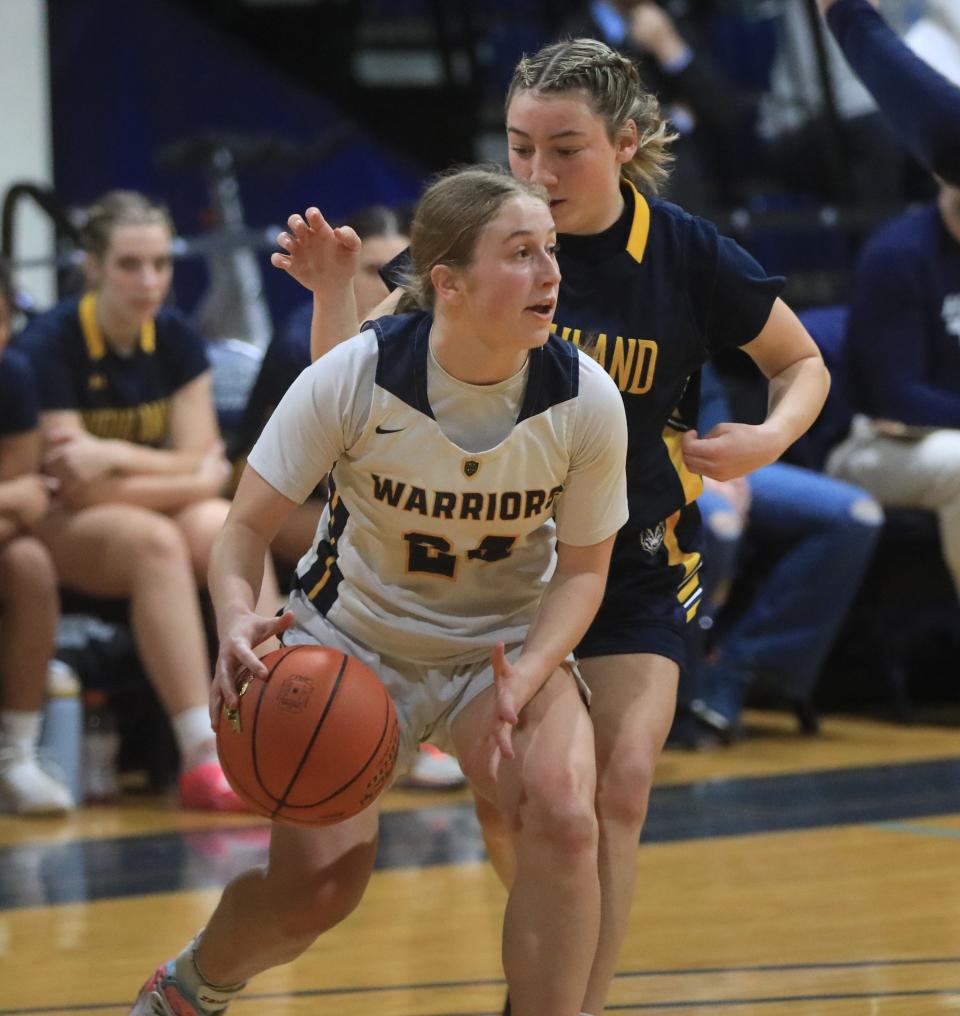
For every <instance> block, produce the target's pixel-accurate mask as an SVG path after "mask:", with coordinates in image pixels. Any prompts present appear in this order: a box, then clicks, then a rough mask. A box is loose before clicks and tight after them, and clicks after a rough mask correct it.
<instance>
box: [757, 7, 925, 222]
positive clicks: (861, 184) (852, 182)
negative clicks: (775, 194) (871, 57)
mask: <svg viewBox="0 0 960 1016" xmlns="http://www.w3.org/2000/svg"><path fill="white" fill-rule="evenodd" d="M908 6H909V3H908V0H883V7H884V8H885V10H886V11H887V12H888V13H889V14H890V16H891V17H892V18H893V19H894V23H895V24H896V25H897V27H898V28H903V27H904V17H905V14H906V11H907V8H908ZM819 34H820V35H821V36H822V39H823V42H824V44H825V58H826V60H825V63H826V66H825V67H823V66H822V65H821V60H820V56H819V55H818V46H817V32H816V29H815V27H814V24H813V23H812V22H811V18H810V8H809V7H808V5H807V3H806V0H785V3H784V4H783V11H782V14H781V15H780V19H779V28H778V45H777V50H776V54H775V56H774V60H773V66H772V68H771V72H770V88H769V91H768V92H767V94H766V95H764V96H763V97H762V99H761V101H760V108H759V117H758V121H757V133H758V135H759V137H760V139H761V142H762V150H763V153H764V161H765V164H766V165H765V168H766V171H767V173H768V174H769V175H770V176H771V177H772V178H773V179H774V180H775V181H777V182H778V183H779V184H781V185H782V186H784V187H786V188H787V189H788V190H791V191H799V192H803V193H809V194H813V195H815V196H816V197H818V198H820V199H822V200H828V201H832V202H851V203H852V202H857V203H862V204H865V205H880V206H883V205H886V206H888V207H889V206H892V205H896V204H899V203H900V202H901V201H902V200H903V197H904V173H905V159H904V153H903V150H902V148H901V146H900V144H899V143H898V141H897V138H896V135H895V134H894V132H893V130H891V128H890V126H889V125H888V124H887V123H886V121H885V119H884V117H883V116H882V114H880V113H879V112H878V110H877V107H876V104H875V103H874V101H873V99H872V98H871V96H870V94H869V92H868V91H867V89H866V88H865V87H864V86H863V85H862V84H861V83H860V81H858V80H857V78H856V76H855V75H854V73H853V72H852V71H851V70H850V68H849V66H848V65H847V63H846V61H845V60H844V58H843V55H842V53H841V52H840V48H839V47H838V46H837V43H836V42H835V40H834V39H833V38H832V37H831V36H830V34H829V32H826V31H822V32H820V33H819ZM824 71H825V74H826V81H825V80H824V76H823V72H824ZM826 89H829V99H828V94H827V92H826ZM831 101H832V104H833V107H834V110H835V112H836V118H837V119H836V124H835V125H834V123H833V122H832V120H831V109H830V105H829V104H828V102H831ZM834 126H836V132H835V131H834Z"/></svg>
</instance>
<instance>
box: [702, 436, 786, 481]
mask: <svg viewBox="0 0 960 1016" xmlns="http://www.w3.org/2000/svg"><path fill="white" fill-rule="evenodd" d="M778 440H779V439H778V438H777V436H776V434H774V433H773V431H771V430H769V429H767V428H765V427H764V425H763V424H760V425H759V426H753V425H751V424H748V423H718V424H717V426H716V427H714V428H713V430H711V431H710V433H709V434H707V436H706V437H700V436H699V435H698V434H697V432H696V431H695V430H689V431H687V433H686V434H684V435H683V441H682V448H683V461H684V462H685V463H686V464H687V467H688V468H689V469H691V470H692V471H693V472H695V473H701V474H702V475H703V476H709V477H710V478H711V479H713V480H733V479H735V478H736V477H738V476H746V475H747V474H748V473H752V472H754V470H757V469H759V468H760V467H761V466H767V465H769V464H770V463H771V462H775V461H776V460H777V459H778V458H779V457H780V455H781V454H782V452H783V449H782V448H781V447H780V446H779V443H778Z"/></svg>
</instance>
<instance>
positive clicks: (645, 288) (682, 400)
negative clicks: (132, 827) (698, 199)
mask: <svg viewBox="0 0 960 1016" xmlns="http://www.w3.org/2000/svg"><path fill="white" fill-rule="evenodd" d="M624 197H625V200H626V208H625V209H624V213H623V215H622V216H621V217H620V219H619V220H618V221H617V222H616V223H614V225H613V226H611V227H610V228H609V229H607V230H605V231H604V232H603V233H598V234H595V235H592V236H570V235H566V234H562V235H561V236H560V237H559V250H558V254H557V259H558V261H559V263H560V272H561V275H562V282H561V285H560V300H559V304H558V306H557V312H556V315H555V318H554V327H555V329H556V331H557V332H558V334H559V335H560V336H561V338H564V339H568V340H570V341H572V342H574V343H576V344H577V345H579V346H580V347H581V348H583V349H584V350H585V351H586V352H589V354H590V355H591V356H593V357H594V359H596V360H597V361H598V362H599V363H600V364H601V365H602V366H603V367H604V369H605V370H606V371H607V373H608V374H610V376H611V377H612V378H613V380H614V382H615V383H616V385H617V387H618V388H619V389H620V392H621V394H622V396H623V402H624V406H625V408H626V412H627V426H628V429H629V433H630V445H629V449H628V452H627V484H628V491H629V496H630V521H629V523H628V524H627V528H629V529H637V528H644V527H646V526H650V525H652V524H654V523H657V522H660V521H661V520H663V519H666V518H668V517H669V516H670V515H672V514H673V513H674V512H676V511H677V510H678V509H680V508H681V507H682V506H683V505H685V504H689V503H690V502H691V501H693V500H695V499H696V498H697V497H698V496H699V494H700V491H701V489H702V482H701V480H700V477H699V476H697V475H696V474H693V473H691V472H689V470H688V469H687V468H686V466H685V465H684V462H683V456H682V455H681V452H680V438H681V435H682V433H683V432H684V431H685V430H688V429H689V428H691V427H696V425H697V413H698V395H697V384H696V380H697V374H698V371H699V369H700V367H701V366H702V365H703V363H704V362H705V361H706V360H707V359H708V358H709V357H710V356H711V355H712V354H713V353H715V352H718V351H719V350H722V349H727V348H730V347H735V346H743V345H745V344H746V343H748V342H751V341H752V340H753V339H755V338H756V337H757V335H758V334H759V333H760V331H761V330H762V328H763V326H764V325H765V324H766V321H767V318H768V317H769V316H770V311H771V309H772V307H773V304H774V301H775V300H776V298H777V297H778V296H779V294H780V291H781V290H782V288H783V279H782V278H772V277H770V276H768V275H767V274H766V272H764V270H763V269H762V268H761V267H760V265H759V264H757V262H756V261H755V260H754V259H753V258H752V257H751V256H750V255H749V254H747V252H746V251H744V250H743V249H742V248H741V247H739V246H738V245H737V244H735V243H734V242H733V241H732V240H729V239H727V238H726V237H722V236H720V235H719V234H718V232H717V230H716V227H715V226H713V224H712V223H709V222H707V221H706V220H704V219H701V218H698V217H696V216H693V215H690V214H688V213H687V212H685V211H683V209H681V208H678V207H677V206H676V205H673V204H670V203H669V202H666V201H660V200H657V199H653V198H646V197H644V196H642V195H641V194H640V193H639V192H638V191H637V190H636V189H635V188H634V187H633V186H632V185H630V184H628V185H627V186H626V187H625V189H624ZM691 379H693V380H691Z"/></svg>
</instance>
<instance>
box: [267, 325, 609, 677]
mask: <svg viewBox="0 0 960 1016" xmlns="http://www.w3.org/2000/svg"><path fill="white" fill-rule="evenodd" d="M431 324H432V318H431V317H430V316H429V315H425V314H413V315H402V316H397V317H392V318H383V319H381V320H379V321H377V322H374V324H373V326H372V328H371V329H370V330H368V331H365V332H363V333H361V335H359V336H357V337H356V338H354V339H351V340H350V341H349V342H347V343H343V344H341V345H340V346H338V347H336V348H335V349H334V350H332V351H331V352H330V353H328V354H327V355H326V356H324V357H322V358H321V359H320V360H318V361H317V362H316V363H315V364H313V365H312V366H311V367H309V368H308V369H307V370H306V371H304V373H303V374H302V375H301V376H300V378H299V379H298V380H297V381H296V382H295V383H294V385H293V386H291V388H290V390H289V392H288V393H287V395H286V396H285V397H284V399H283V401H282V402H281V404H280V406H279V407H278V408H277V410H276V412H275V413H274V414H273V416H272V417H271V419H270V421H269V423H268V424H267V426H266V428H265V429H264V432H263V435H262V436H261V438H260V440H259V441H258V442H257V445H256V446H255V447H254V449H253V451H252V452H251V453H250V456H249V460H248V461H249V464H250V465H251V466H252V467H253V468H254V469H255V470H256V471H257V472H258V473H259V474H260V475H261V476H263V478H264V479H265V480H266V481H267V482H268V483H270V484H271V486H273V487H275V488H276V489H277V490H279V491H280V492H281V493H282V494H284V495H286V496H287V497H289V498H291V499H292V500H295V501H302V500H303V499H304V498H305V497H306V496H307V494H308V493H309V492H310V491H311V490H312V489H313V487H314V485H315V484H316V482H317V481H318V480H319V479H320V478H321V477H322V476H323V475H324V474H325V473H326V472H327V471H328V470H330V469H331V468H332V482H331V494H332V496H331V499H330V502H329V504H328V506H327V508H326V510H325V511H324V514H323V517H322V519H321V522H320V525H319V528H318V531H317V537H316V541H315V544H314V547H313V548H312V550H311V551H310V552H309V553H308V554H307V555H306V556H305V557H304V558H303V559H302V560H301V561H300V564H299V566H298V568H297V589H296V590H295V592H294V595H293V596H292V598H291V606H292V608H293V609H294V611H295V613H296V614H297V615H298V620H299V621H300V622H301V623H302V624H304V625H305V626H307V627H309V620H310V616H311V613H312V612H315V611H319V612H320V613H322V614H324V615H325V616H326V618H327V620H328V621H330V622H331V623H333V624H334V625H336V626H337V627H338V628H340V629H341V630H342V631H344V632H345V633H346V634H348V635H350V636H351V637H352V638H354V639H355V640H357V641H359V642H361V643H363V644H365V645H367V646H369V647H371V648H372V649H375V650H376V651H377V652H379V653H382V654H385V655H387V656H393V657H396V658H399V659H405V660H410V661H412V662H415V663H425V664H451V663H458V662H469V661H472V660H475V659H478V658H480V657H482V656H484V655H486V654H488V653H489V652H490V649H491V648H492V645H493V643H494V642H495V641H497V640H499V639H503V640H504V641H507V642H519V641H522V640H523V638H524V636H525V634H526V629H527V627H528V626H529V624H530V622H531V621H532V620H533V617H534V615H535V613H536V609H537V605H538V603H539V600H540V597H541V594H542V592H543V588H544V585H545V584H546V582H547V581H548V580H549V577H550V574H551V573H552V569H553V563H554V547H555V542H556V539H558V538H559V539H560V540H561V541H563V542H566V543H570V544H574V545H578V546H588V545H591V544H594V543H599V542H600V541H602V540H604V539H606V538H607V537H609V536H611V535H612V534H613V533H615V532H616V531H617V530H618V529H619V528H620V527H621V526H622V525H623V523H624V522H625V521H626V514H627V512H626V495H625V483H624V458H625V449H626V423H625V419H624V413H623V404H622V400H621V398H620V395H619V392H618V391H617V389H616V386H615V385H614V384H613V382H612V381H611V380H610V378H609V377H608V376H607V375H606V373H605V372H604V371H602V370H601V369H600V368H599V367H598V366H597V365H596V364H595V363H594V362H593V361H592V360H590V359H589V358H587V357H584V356H582V355H580V354H579V353H578V351H577V350H576V348H575V347H573V346H572V345H570V344H569V343H566V342H562V341H561V340H559V339H556V338H554V337H551V339H550V340H549V342H548V343H547V345H546V346H544V347H543V348H542V349H536V350H533V351H531V353H530V356H529V359H528V367H527V370H528V375H527V383H526V388H525V391H524V394H523V398H522V404H521V406H520V411H519V414H518V415H517V418H516V422H515V424H514V426H513V427H512V429H511V430H510V431H509V433H508V434H507V436H506V437H505V438H504V439H503V440H502V441H500V442H499V443H498V444H496V445H494V446H493V447H492V448H489V449H488V450H486V451H480V452H470V451H467V450H465V449H464V448H462V447H461V446H460V445H458V444H456V443H454V442H453V441H451V440H450V439H448V438H447V437H446V436H445V434H444V431H443V429H442V427H441V424H442V421H438V420H437V419H435V417H434V415H433V412H432V409H431V406H430V403H429V401H428V398H427V362H428V356H429V355H430V354H429V342H428V340H429V334H430V327H431Z"/></svg>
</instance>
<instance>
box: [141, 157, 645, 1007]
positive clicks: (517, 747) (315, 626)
mask: <svg viewBox="0 0 960 1016" xmlns="http://www.w3.org/2000/svg"><path fill="white" fill-rule="evenodd" d="M554 244H555V236H554V227H553V221H552V219H551V216H550V211H549V207H548V205H547V202H546V198H545V195H544V194H543V193H542V191H540V189H539V188H537V187H535V186H533V185H530V184H526V183H523V182H521V181H518V180H516V179H515V178H513V177H511V176H510V175H508V174H506V173H504V172H496V171H492V170H487V169H470V170H460V171H458V172H456V173H454V174H452V175H449V176H446V177H443V178H441V179H440V180H438V181H437V182H436V183H434V184H433V185H432V186H431V187H430V188H429V189H428V190H427V192H426V193H425V195H424V197H423V199H422V200H421V202H420V204H419V207H418V211H417V215H416V218H415V220H414V224H413V229H412V240H411V253H412V259H413V275H412V278H411V280H410V285H409V287H408V288H409V291H410V293H411V294H412V297H413V299H414V301H415V303H416V304H417V305H418V307H419V308H421V309H418V310H415V311H413V312H412V313H409V314H401V315H398V316H395V317H391V318H385V319H381V320H379V321H376V322H374V323H373V324H372V326H370V327H369V328H368V329H366V330H364V331H363V332H361V333H360V334H359V335H358V336H357V337H356V338H355V340H354V341H351V342H347V343H343V344H342V345H340V346H339V347H338V348H337V349H336V350H334V351H333V352H331V353H330V354H329V356H327V357H325V358H324V359H323V360H322V361H320V362H317V363H315V364H313V365H312V366H311V367H310V368H308V369H307V370H306V371H305V372H304V373H303V374H302V375H301V376H300V377H299V378H298V380H297V381H296V382H295V383H294V385H293V386H292V387H291V389H290V390H289V392H288V393H287V395H286V396H285V397H284V399H283V400H282V402H281V404H280V405H279V407H278V408H277V410H276V412H275V413H274V414H273V416H272V417H271V419H270V421H269V423H268V424H267V426H266V428H265V430H264V432H263V434H262V436H261V438H260V440H259V441H258V443H257V445H256V446H255V447H254V449H253V450H252V452H251V454H250V456H249V459H248V467H247V469H246V471H245V473H244V476H243V478H242V480H241V482H240V485H239V488H238V491H237V494H236V497H235V500H234V502H233V505H232V508H231V512H230V516H229V517H228V520H227V523H226V525H225V527H224V530H223V532H222V533H221V535H220V537H219V539H218V542H217V544H216V547H215V551H214V557H213V562H212V565H211V575H210V587H211V593H212V596H213V600H214V604H215V607H216V612H217V622H218V630H219V634H220V656H219V659H218V662H217V669H216V680H215V689H214V693H213V695H212V698H211V710H212V714H213V716H214V720H215V722H217V719H218V717H219V713H220V711H221V708H222V706H223V705H226V706H227V707H234V706H235V704H236V701H237V693H236V681H237V677H238V675H239V674H240V672H241V671H242V670H243V669H245V668H250V669H251V670H253V671H254V672H256V673H259V672H260V670H261V669H262V664H261V663H260V662H259V660H257V658H256V656H255V655H254V653H253V647H254V646H255V645H257V644H258V643H259V642H261V641H263V640H264V639H266V638H267V637H269V636H270V635H280V636H281V637H282V639H283V641H284V642H285V643H286V644H293V643H302V642H319V643H323V644H327V645H331V646H333V647H334V648H336V649H340V650H342V651H344V652H347V653H350V654H353V655H356V656H358V657H359V658H360V659H362V660H363V661H364V662H365V663H367V664H368V665H370V666H372V667H373V668H374V669H375V670H376V671H377V673H378V674H379V676H380V677H381V679H382V680H383V681H384V682H385V683H386V685H387V687H388V688H389V689H390V691H391V693H392V695H393V696H394V699H395V702H396V705H397V710H398V716H399V720H400V728H401V743H400V763H398V771H401V770H402V766H403V764H404V763H405V762H407V763H408V762H409V760H410V759H411V757H412V756H413V754H414V753H415V751H416V748H417V744H418V742H419V740H420V739H422V738H426V737H429V738H430V739H431V740H432V741H434V742H436V743H438V744H439V745H440V746H441V747H443V748H446V749H449V750H452V751H454V752H455V753H456V754H457V755H458V757H459V758H460V761H461V764H462V765H463V768H464V771H465V773H466V775H467V776H468V778H469V779H470V781H471V784H472V786H473V789H474V791H475V793H476V794H478V795H480V796H484V797H486V798H487V799H490V800H491V801H496V802H497V804H498V806H499V808H500V809H501V810H502V812H503V813H504V814H505V816H506V818H507V820H508V821H509V822H510V823H511V824H512V826H513V827H514V828H515V830H516V838H515V846H516V852H517V857H518V866H517V874H516V877H515V879H514V880H513V884H512V888H511V892H510V895H509V899H508V903H507V909H506V914H505V918H504V931H503V956H504V966H505V972H506V977H507V982H508V985H509V990H510V992H511V995H512V997H513V998H514V999H515V1000H516V1005H517V1009H518V1012H522V1013H523V1014H524V1016H577V1014H578V1013H579V1012H580V1004H581V1000H582V998H583V995H584V992H585V990H586V984H587V979H588V976H589V972H590V966H591V962H592V956H593V953H594V950H595V946H596V940H597V933H598V927H599V920H600V887H599V883H598V878H597V836H598V834H597V820H596V814H595V810H594V794H595V789H596V781H595V761H594V743H593V733H592V726H591V723H590V719H589V716H588V713H587V709H586V705H585V701H584V696H585V695H586V694H587V693H586V689H585V687H584V686H583V684H582V682H581V681H580V679H579V675H578V673H577V671H576V668H575V666H574V664H573V662H572V658H571V656H570V651H571V649H572V648H573V646H574V645H575V644H576V642H577V641H578V640H579V639H580V638H581V636H582V635H583V633H584V631H585V630H586V628H587V626H588V625H589V623H590V620H591V619H592V617H593V614H594V612H595V611H596V609H597V606H598V604H599V603H600V600H601V597H602V594H603V587H604V583H605V580H606V573H607V568H608V564H609V558H610V551H611V548H612V546H613V540H614V536H615V534H616V532H617V530H618V529H619V528H620V527H621V526H622V525H623V523H624V522H625V520H626V515H627V511H626V496H625V482H624V464H625V448H626V423H625V418H624V412H623V405H622V402H621V399H620V395H619V393H618V391H617V389H616V386H615V385H614V384H613V383H612V381H611V380H610V378H609V377H607V376H606V374H605V373H604V372H603V370H602V369H601V368H599V367H598V366H597V365H596V364H595V363H594V362H593V361H592V360H590V359H589V358H587V357H585V356H583V355H582V354H580V353H579V352H578V351H577V350H576V349H575V347H574V346H572V345H571V344H569V343H566V342H563V341H561V340H560V339H558V338H557V337H554V336H551V330H550V326H551V322H552V318H553V310H554V307H555V304H556V299H557V288H558V285H559V280H560V276H559V271H558V269H557V263H556V257H555V253H554ZM328 472H329V473H330V474H331V499H330V502H329V505H328V507H327V508H326V510H325V512H324V516H323V519H322V520H321V523H320V527H319V530H318V533H317V539H316V542H315V545H314V549H313V551H312V552H311V553H310V554H308V555H307V556H306V557H304V558H303V560H302V561H301V562H300V565H299V568H298V578H297V583H296V588H295V589H294V591H293V593H292V594H291V599H290V611H288V612H287V613H285V614H284V615H283V616H281V617H280V618H267V617H263V616H260V615H258V614H256V613H255V612H254V604H255V601H256V597H257V590H258V588H259V584H260V578H261V568H262V560H263V553H264V550H265V548H266V547H267V546H268V545H269V543H270V540H271V539H272V538H273V535H274V534H275V532H276V530H277V528H278V526H280V525H281V524H282V522H283V519H284V518H285V517H286V516H287V514H288V513H289V512H291V511H292V510H293V509H294V508H295V506H296V504H297V503H298V502H299V501H300V500H302V499H303V498H304V497H306V496H307V495H308V494H309V493H310V491H312V490H313V488H314V486H315V485H316V483H317V481H318V480H319V478H320V477H322V476H324V475H326V474H327V473H328ZM521 711H522V712H523V720H522V722H518V716H519V714H520V712H521ZM377 819H378V811H377V806H376V804H374V805H373V806H371V807H370V808H368V809H367V810H365V811H363V812H361V813H360V814H359V815H357V816H355V817H354V818H352V819H349V820H347V821H345V822H343V823H340V824H338V825H335V826H326V827H318V828H304V827H294V826H284V825H280V824H274V826H273V830H272V839H271V847H270V855H269V861H268V864H267V866H266V867H265V868H263V869H257V870H254V871H250V872H247V873H246V874H243V875H241V876H239V877H238V878H237V879H235V880H234V881H233V882H232V883H231V884H230V885H229V886H228V887H227V888H226V890H225V891H224V894H223V896H222V898H221V900H220V903H219V905H218V907H217V908H216V910H215V912H214V914H213V916H212V917H211V919H210V920H209V922H208V923H207V925H206V927H205V928H204V930H203V931H201V933H200V934H199V935H198V937H197V938H196V939H195V941H194V942H193V943H191V944H190V945H188V946H187V947H186V948H185V949H184V950H183V952H181V953H180V954H179V955H178V956H177V957H176V958H175V959H173V960H171V961H170V962H169V963H167V964H165V965H164V966H162V967H161V968H160V969H159V970H158V971H157V972H156V974H154V976H153V977H152V978H151V979H150V980H149V981H148V982H147V984H146V985H145V986H144V988H143V990H142V991H141V994H140V996H139V998H138V1000H137V1002H136V1004H135V1005H134V1008H133V1010H132V1012H133V1014H135V1016H209V1014H212V1013H218V1012H222V1011H223V1010H224V1009H225V1008H226V1007H227V1005H228V1004H229V1003H230V1001H231V1000H232V999H233V998H234V997H236V995H237V994H238V992H240V991H241V990H242V988H243V987H244V984H245V982H246V980H247V979H248V978H249V977H252V976H254V975H255V974H257V973H259V972H261V971H263V970H266V969H268V968H269V967H272V966H276V965H278V964H281V963H286V962H289V961H291V960H293V959H295V958H296V957H297V956H299V955H300V954H301V953H302V952H303V951H304V950H305V949H306V948H308V947H309V946H310V945H311V944H312V943H313V942H314V940H315V939H316V938H317V937H318V936H319V935H320V934H322V933H323V932H324V931H326V930H327V929H329V928H330V927H332V926H334V925H335V924H337V923H338V922H339V921H341V920H343V919H344V918H345V917H346V916H347V915H348V914H349V913H350V912H351V911H352V910H353V909H354V907H356V905H357V904H358V903H359V901H360V899H361V897H362V895H363V893H364V890H365V888H366V885H367V882H368V880H369V877H370V873H371V870H372V866H373V861H374V855H375V851H376V841H377Z"/></svg>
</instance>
